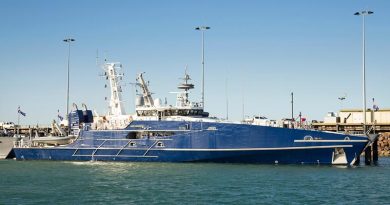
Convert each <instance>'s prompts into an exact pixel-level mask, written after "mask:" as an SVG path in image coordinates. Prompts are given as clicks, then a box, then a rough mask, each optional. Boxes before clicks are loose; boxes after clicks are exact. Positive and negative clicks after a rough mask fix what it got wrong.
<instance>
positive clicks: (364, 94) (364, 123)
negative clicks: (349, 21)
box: [354, 10, 374, 134]
mask: <svg viewBox="0 0 390 205" xmlns="http://www.w3.org/2000/svg"><path fill="white" fill-rule="evenodd" d="M373 13H374V12H372V11H367V10H365V11H361V12H356V13H355V14H354V15H356V16H360V15H361V16H362V17H363V25H362V27H363V29H362V32H363V42H362V44H363V45H362V47H363V48H362V50H363V52H362V53H363V54H362V55H363V56H362V58H363V62H362V64H363V65H362V67H363V131H364V134H367V133H366V132H367V128H366V124H367V116H366V112H367V107H366V31H365V16H366V15H370V14H373Z"/></svg>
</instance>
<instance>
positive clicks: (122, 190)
mask: <svg viewBox="0 0 390 205" xmlns="http://www.w3.org/2000/svg"><path fill="white" fill-rule="evenodd" d="M389 178H390V158H380V160H379V166H359V167H337V166H309V165H253V164H251V165H248V164H214V163H117V162H56V161H15V160H1V161H0V204H54V203H56V204H58V203H59V204H276V203H277V204H320V203H323V204H390V186H389V183H390V180H389Z"/></svg>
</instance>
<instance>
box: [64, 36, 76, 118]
mask: <svg viewBox="0 0 390 205" xmlns="http://www.w3.org/2000/svg"><path fill="white" fill-rule="evenodd" d="M73 41H75V40H74V39H73V38H67V39H64V42H66V43H68V88H67V90H66V119H68V114H69V64H70V43H71V42H73Z"/></svg>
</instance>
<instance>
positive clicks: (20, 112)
mask: <svg viewBox="0 0 390 205" xmlns="http://www.w3.org/2000/svg"><path fill="white" fill-rule="evenodd" d="M18 113H19V114H21V115H23V116H24V117H26V113H25V112H23V111H21V110H20V106H19V107H18Z"/></svg>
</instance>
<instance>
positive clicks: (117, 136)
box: [13, 121, 368, 164]
mask: <svg viewBox="0 0 390 205" xmlns="http://www.w3.org/2000/svg"><path fill="white" fill-rule="evenodd" d="M188 125H189V126H188ZM183 126H184V127H186V128H187V129H185V130H183V129H178V128H182V127H183ZM145 127H147V128H145ZM162 128H164V129H162ZM162 130H163V131H162ZM166 131H169V132H171V133H174V134H172V135H169V136H146V135H145V136H144V137H143V138H136V139H135V138H134V139H133V138H132V139H129V138H128V134H129V133H130V132H134V133H149V134H150V133H161V132H166ZM160 142H162V143H163V145H161V146H158V143H160ZM131 143H132V144H133V145H131ZM367 143H368V140H367V139H366V138H363V137H357V136H348V135H341V134H335V133H325V132H318V131H308V130H298V129H295V130H294V129H284V128H273V127H263V126H252V125H241V124H229V123H199V122H198V123H196V122H172V121H171V122H153V121H151V122H148V121H136V122H133V123H132V124H130V126H129V127H127V128H126V129H124V130H116V131H84V132H82V133H81V136H80V137H79V138H78V139H77V140H76V141H75V142H74V143H72V144H70V145H68V146H60V147H42V148H14V149H13V151H14V153H15V156H16V158H17V159H19V160H76V161H85V160H86V161H89V160H98V161H134V162H227V163H267V164H269V163H272V164H273V163H278V164H302V163H303V164H332V163H333V158H334V153H335V150H336V149H340V148H342V149H343V151H344V152H345V156H346V159H345V160H346V164H351V163H353V162H354V160H356V157H357V156H360V154H361V152H362V151H363V150H364V148H365V146H366V145H367Z"/></svg>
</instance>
